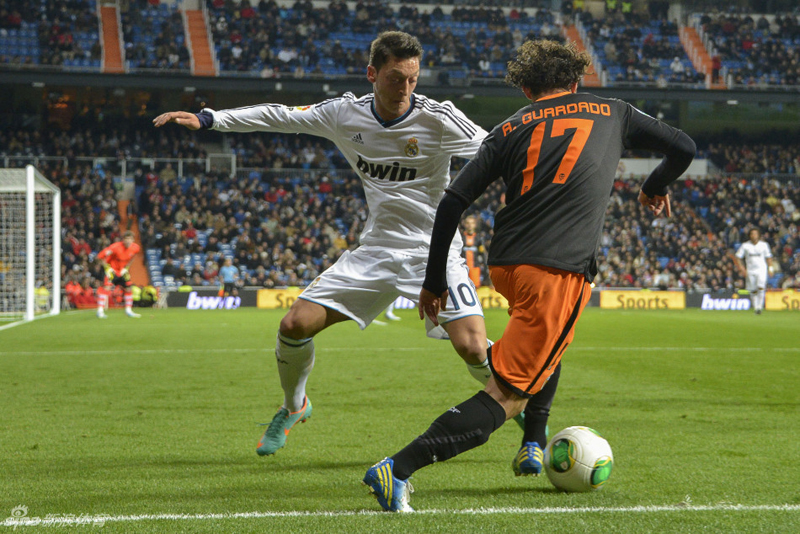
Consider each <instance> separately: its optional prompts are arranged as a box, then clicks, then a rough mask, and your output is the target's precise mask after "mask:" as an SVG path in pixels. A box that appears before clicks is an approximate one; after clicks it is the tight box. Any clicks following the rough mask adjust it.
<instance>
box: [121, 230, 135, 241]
mask: <svg viewBox="0 0 800 534" xmlns="http://www.w3.org/2000/svg"><path fill="white" fill-rule="evenodd" d="M126 237H134V238H135V237H136V235H134V233H133V232H131V231H130V230H126V231H125V233H124V234H122V238H123V239H124V238H126Z"/></svg>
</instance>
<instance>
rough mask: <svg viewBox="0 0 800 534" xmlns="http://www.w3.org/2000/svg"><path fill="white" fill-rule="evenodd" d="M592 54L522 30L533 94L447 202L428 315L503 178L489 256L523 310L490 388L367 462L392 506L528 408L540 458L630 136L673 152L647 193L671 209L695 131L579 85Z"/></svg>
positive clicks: (518, 74) (527, 82) (521, 82)
mask: <svg viewBox="0 0 800 534" xmlns="http://www.w3.org/2000/svg"><path fill="white" fill-rule="evenodd" d="M589 64H590V60H589V57H588V55H587V54H586V53H585V52H578V51H577V50H576V49H575V47H574V46H572V45H567V46H564V45H561V44H558V43H555V42H552V41H528V42H526V43H524V44H523V45H522V46H521V47H520V48H519V49H518V50H517V56H516V58H515V59H514V60H513V61H511V62H509V66H508V74H507V76H506V81H507V82H509V83H510V84H511V85H514V86H516V87H519V88H521V89H522V91H523V93H525V96H526V97H527V98H528V99H529V100H531V104H530V105H528V106H526V107H524V108H522V109H520V110H519V111H518V112H517V113H515V114H514V115H513V116H511V117H510V118H509V119H508V120H506V121H504V122H503V123H502V124H500V125H499V126H497V127H496V128H495V129H494V130H493V131H492V132H491V133H490V134H489V136H488V137H486V139H484V141H483V144H482V146H481V148H480V150H479V151H478V154H477V155H476V156H475V157H474V158H473V159H472V160H471V161H470V162H469V163H468V164H467V165H466V166H465V167H464V168H463V169H462V171H461V172H460V173H459V175H458V177H457V178H456V179H455V181H454V182H453V183H452V184H451V185H450V186H449V187H448V188H447V190H446V191H447V192H446V194H445V196H444V197H443V198H442V201H441V202H440V204H439V207H438V210H437V213H436V220H435V223H434V226H433V235H432V239H431V246H430V253H429V257H428V264H427V272H426V278H425V282H424V283H423V289H422V292H421V294H420V301H419V309H420V317H422V316H423V314H424V315H427V316H428V317H430V318H434V317H436V314H437V312H438V311H439V309H440V308H444V307H445V305H446V303H447V296H448V294H447V283H446V281H445V277H444V272H445V263H446V259H447V250H448V248H449V247H450V241H451V239H452V237H453V235H454V233H455V231H456V229H457V227H458V222H459V219H460V217H461V214H462V213H463V212H464V210H465V209H466V208H467V207H468V206H469V205H470V204H471V203H472V202H474V201H475V200H476V199H477V198H478V197H479V196H480V195H481V194H482V193H483V192H484V191H485V190H486V188H487V187H488V186H489V184H491V183H492V182H494V181H495V180H497V179H499V178H502V179H503V181H504V182H505V184H506V186H507V192H506V201H507V205H506V207H505V208H504V209H503V210H502V211H500V212H499V213H498V214H497V217H496V219H495V228H494V237H493V239H492V243H491V246H490V249H489V258H488V263H489V270H490V275H491V278H492V281H493V282H494V286H495V288H496V289H497V290H498V291H499V292H500V293H501V294H502V295H503V296H505V297H506V298H507V299H508V302H509V306H510V315H511V318H510V319H509V322H508V324H507V326H506V329H505V332H504V333H503V336H502V337H501V338H500V339H499V340H498V341H497V342H496V343H495V344H494V345H493V346H492V347H491V348H490V349H489V356H490V364H491V368H492V372H493V376H492V378H491V379H490V380H489V383H488V384H487V386H486V389H485V390H484V391H481V392H479V393H478V394H477V395H475V396H474V397H472V398H470V399H469V400H467V401H465V402H463V403H462V404H460V405H458V406H456V407H454V408H450V409H449V410H448V411H446V412H445V413H444V414H442V415H441V416H439V418H438V419H436V421H434V422H433V424H432V425H431V426H430V428H428V430H427V431H425V433H424V434H422V435H421V436H419V437H418V438H417V439H415V440H414V441H412V442H411V443H410V444H409V445H408V446H406V447H405V448H404V449H403V450H401V451H400V452H398V453H397V454H395V455H394V456H392V457H390V458H386V459H385V460H383V461H382V462H379V463H378V464H376V465H375V466H373V467H372V468H370V470H368V471H367V476H366V477H365V482H366V483H367V484H369V485H370V486H371V488H372V490H373V492H374V493H377V494H378V496H379V499H378V500H379V502H381V498H380V497H383V502H386V503H387V505H385V506H384V505H383V502H381V505H382V506H384V508H386V509H387V510H395V511H408V510H410V507H409V506H408V502H407V500H408V485H407V484H406V479H408V477H409V476H410V475H411V474H412V473H414V472H415V471H416V470H418V469H420V468H421V467H424V466H426V465H429V464H431V463H433V462H435V461H439V462H441V461H444V460H447V459H448V458H452V457H453V456H455V455H457V454H460V453H462V452H464V451H467V450H469V449H472V448H474V447H477V446H479V445H482V444H483V443H485V442H486V441H487V440H488V439H489V435H490V434H491V433H492V432H494V431H495V430H496V429H497V428H499V427H500V426H501V425H502V424H503V423H504V422H505V421H506V420H507V419H509V418H511V417H513V416H515V415H517V414H518V413H520V412H521V411H522V410H523V409H524V410H525V425H526V431H525V437H524V439H523V446H522V447H521V448H520V450H519V452H518V453H517V456H516V457H515V458H514V460H513V462H512V467H513V469H514V472H515V473H516V474H518V475H519V474H522V475H526V474H537V473H536V468H537V467H538V470H539V471H541V460H540V458H541V449H542V448H543V447H544V445H545V440H546V438H545V435H544V426H543V425H542V421H543V420H544V421H545V422H546V419H547V414H549V407H550V404H551V402H552V399H553V396H554V395H555V389H556V384H557V380H558V374H559V371H560V362H561V357H562V355H563V353H564V351H565V349H566V348H567V346H568V345H569V343H570V342H571V341H572V336H573V331H574V327H575V323H576V322H577V321H578V318H579V317H580V315H581V311H582V310H583V307H584V306H585V305H586V303H587V301H588V300H589V296H590V294H591V287H590V283H591V281H592V279H593V278H594V276H595V275H596V274H597V261H596V258H597V247H598V243H599V240H600V235H601V231H602V227H603V219H604V214H605V210H606V206H607V204H608V199H609V195H610V193H611V188H612V184H613V181H614V177H615V174H616V169H617V165H618V163H619V159H620V156H621V154H622V151H623V149H625V148H632V149H646V150H652V151H655V152H659V153H661V154H664V156H665V157H664V159H663V160H662V161H661V163H660V164H659V165H658V167H657V168H656V169H655V170H654V171H653V172H652V173H651V174H650V176H649V177H648V178H647V180H645V182H644V183H643V185H642V189H641V192H640V193H639V202H640V203H641V204H642V205H643V206H645V207H646V208H647V209H649V210H650V212H651V213H652V214H654V215H656V216H657V215H659V214H660V213H661V212H662V211H663V212H664V213H665V214H666V215H667V216H669V215H670V204H669V193H668V191H667V186H668V185H669V184H670V183H672V182H673V181H675V180H676V179H677V178H678V177H679V176H680V175H681V174H682V173H683V172H684V171H685V170H686V169H687V167H688V166H689V164H690V163H691V161H692V159H693V157H694V154H695V144H694V142H693V141H692V139H691V138H690V137H689V136H687V135H686V134H684V133H683V132H681V131H680V130H676V129H675V128H672V127H670V126H667V125H665V124H663V123H661V122H660V121H658V120H656V119H654V118H652V117H650V116H648V115H646V114H644V113H642V112H641V111H639V110H637V109H636V108H634V107H633V106H631V105H629V104H627V103H625V102H622V101H620V100H613V99H605V98H599V97H596V96H593V95H591V94H585V93H576V91H577V85H578V81H579V80H580V78H581V76H582V75H583V74H584V73H585V72H586V69H587V68H588V66H589ZM529 401H530V402H529ZM526 404H527V407H526Z"/></svg>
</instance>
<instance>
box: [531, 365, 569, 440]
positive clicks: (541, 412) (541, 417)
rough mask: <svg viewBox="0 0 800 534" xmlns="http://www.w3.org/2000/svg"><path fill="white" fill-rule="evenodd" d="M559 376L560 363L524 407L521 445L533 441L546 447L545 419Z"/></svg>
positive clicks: (548, 414) (548, 412)
mask: <svg viewBox="0 0 800 534" xmlns="http://www.w3.org/2000/svg"><path fill="white" fill-rule="evenodd" d="M560 375H561V362H559V363H558V366H557V367H556V370H555V371H553V374H552V375H550V380H548V381H547V383H546V384H545V385H544V387H543V388H542V389H541V391H539V393H537V394H536V395H534V396H533V397H531V398H530V399H528V404H526V405H525V432H524V433H523V434H522V444H523V445H524V444H525V443H527V442H529V441H535V442H536V443H538V444H539V446H540V447H541V448H542V449H544V447H545V445H547V432H546V428H547V419H548V417H550V406H552V404H553V398H554V397H555V396H556V388H558V377H559V376H560Z"/></svg>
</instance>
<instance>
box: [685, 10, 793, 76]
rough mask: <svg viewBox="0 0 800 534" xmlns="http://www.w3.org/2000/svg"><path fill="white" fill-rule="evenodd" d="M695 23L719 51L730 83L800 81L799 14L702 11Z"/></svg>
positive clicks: (716, 50)
mask: <svg viewBox="0 0 800 534" xmlns="http://www.w3.org/2000/svg"><path fill="white" fill-rule="evenodd" d="M695 23H696V25H697V26H698V27H699V28H700V29H701V32H702V34H703V35H704V36H705V38H706V39H707V40H708V42H709V46H710V47H712V48H713V49H714V51H715V52H716V53H717V54H718V55H719V57H720V60H721V70H722V73H721V74H722V75H723V76H724V77H726V78H727V79H728V80H729V82H730V83H729V85H730V86H732V87H734V86H738V87H742V86H765V87H768V86H786V85H797V84H798V83H799V82H800V67H798V63H800V23H799V22H798V17H797V15H796V14H785V15H756V14H753V15H748V14H742V15H736V14H724V13H723V14H714V15H711V14H702V15H696V16H695Z"/></svg>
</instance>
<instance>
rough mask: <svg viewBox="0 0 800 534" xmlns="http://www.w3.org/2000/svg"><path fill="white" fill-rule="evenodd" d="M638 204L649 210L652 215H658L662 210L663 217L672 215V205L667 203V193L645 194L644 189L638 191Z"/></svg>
mask: <svg viewBox="0 0 800 534" xmlns="http://www.w3.org/2000/svg"><path fill="white" fill-rule="evenodd" d="M639 204H641V205H642V206H644V207H645V208H647V209H649V210H650V213H652V214H653V216H655V217H658V216H659V215H661V212H664V216H665V217H669V216H671V215H672V207H671V206H670V203H669V193H667V194H665V195H653V196H652V197H649V196H647V194H646V193H645V192H644V191H639Z"/></svg>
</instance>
